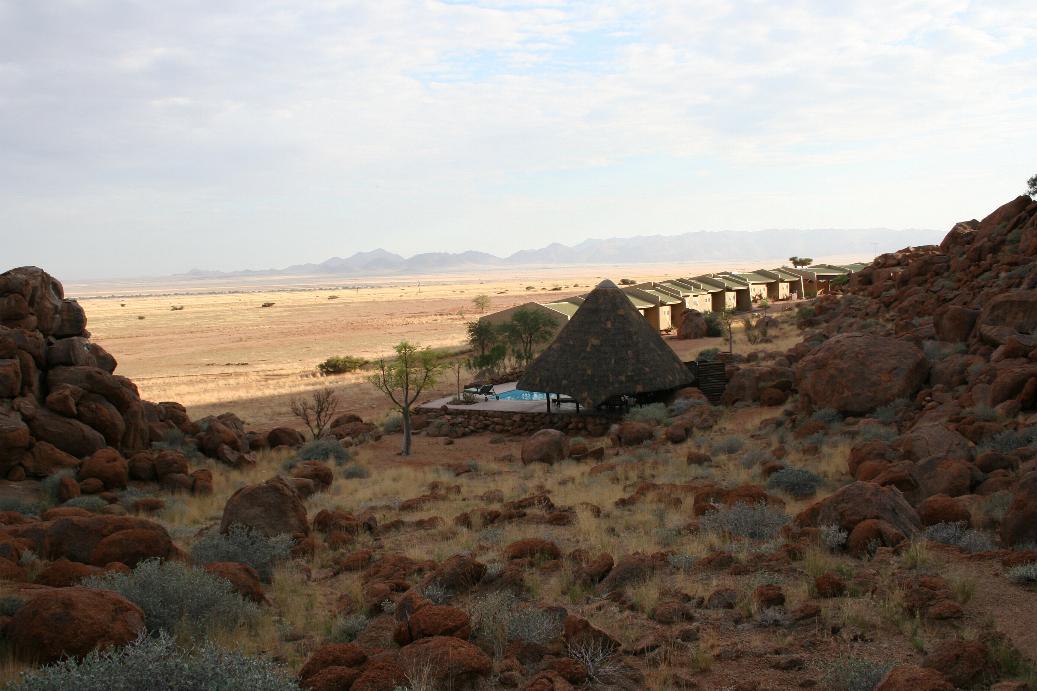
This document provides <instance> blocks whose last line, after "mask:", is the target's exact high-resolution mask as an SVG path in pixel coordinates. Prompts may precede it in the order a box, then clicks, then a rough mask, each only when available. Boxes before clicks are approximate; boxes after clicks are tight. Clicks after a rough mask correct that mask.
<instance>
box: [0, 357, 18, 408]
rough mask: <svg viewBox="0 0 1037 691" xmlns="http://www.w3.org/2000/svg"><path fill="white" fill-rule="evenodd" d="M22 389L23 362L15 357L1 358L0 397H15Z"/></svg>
mask: <svg viewBox="0 0 1037 691" xmlns="http://www.w3.org/2000/svg"><path fill="white" fill-rule="evenodd" d="M21 391H22V366H21V363H20V362H19V361H18V360H16V359H14V358H4V359H2V360H0V398H14V397H15V396H17V395H18V394H20V393H21Z"/></svg>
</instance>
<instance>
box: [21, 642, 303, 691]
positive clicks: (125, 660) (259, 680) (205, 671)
mask: <svg viewBox="0 0 1037 691" xmlns="http://www.w3.org/2000/svg"><path fill="white" fill-rule="evenodd" d="M8 688H10V689H12V691H67V690H68V689H76V691H139V690H140V689H149V691H196V690H197V689H225V690H227V691H229V690H230V689H250V690H252V691H298V689H299V686H298V684H296V682H295V680H294V679H292V678H291V676H289V674H288V673H287V671H286V670H284V669H282V668H281V667H279V666H278V665H277V664H275V663H274V662H273V661H271V660H269V659H268V658H265V657H251V656H248V655H244V654H242V653H239V652H235V651H228V650H223V649H221V648H219V647H218V646H216V645H215V644H214V643H211V642H206V643H203V644H202V645H200V646H198V647H195V648H186V649H182V648H178V647H177V645H176V643H175V641H174V640H173V638H172V637H171V636H168V635H165V634H159V635H158V636H154V637H147V636H142V637H141V638H139V639H137V640H136V641H135V642H133V643H130V644H129V645H127V646H125V647H122V648H115V647H111V648H106V649H104V650H102V651H97V650H95V651H93V652H91V653H89V654H88V655H87V656H86V657H84V658H83V660H82V661H81V662H80V661H77V660H76V659H75V658H68V659H65V660H62V661H60V662H55V663H54V664H51V665H47V666H46V667H41V668H39V669H36V670H33V671H30V672H26V673H25V674H24V675H23V676H22V678H21V679H20V680H19V681H17V682H15V683H14V684H13V685H12V686H10V687H8Z"/></svg>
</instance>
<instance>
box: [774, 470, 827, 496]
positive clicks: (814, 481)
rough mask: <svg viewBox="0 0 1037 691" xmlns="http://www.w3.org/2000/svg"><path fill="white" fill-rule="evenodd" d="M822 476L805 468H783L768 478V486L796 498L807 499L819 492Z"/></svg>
mask: <svg viewBox="0 0 1037 691" xmlns="http://www.w3.org/2000/svg"><path fill="white" fill-rule="evenodd" d="M821 482H822V480H821V476H820V475H818V474H817V473H812V472H810V471H809V470H806V469H805V468H782V469H781V470H779V471H778V472H776V473H774V474H773V475H771V476H770V477H769V478H767V487H768V488H770V489H779V490H781V491H782V492H785V493H786V494H788V495H790V496H793V497H795V498H796V499H805V498H806V497H812V496H814V495H815V494H817V488H818V486H820V485H821Z"/></svg>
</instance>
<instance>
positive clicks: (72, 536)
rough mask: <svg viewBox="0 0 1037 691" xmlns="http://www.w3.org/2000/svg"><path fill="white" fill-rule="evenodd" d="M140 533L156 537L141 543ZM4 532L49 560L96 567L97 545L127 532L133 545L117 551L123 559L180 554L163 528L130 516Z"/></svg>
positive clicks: (42, 523) (73, 519)
mask: <svg viewBox="0 0 1037 691" xmlns="http://www.w3.org/2000/svg"><path fill="white" fill-rule="evenodd" d="M141 531H143V532H149V533H155V535H154V537H153V538H151V537H149V538H147V539H142V537H143V533H142V532H141ZM3 532H5V533H7V534H8V535H10V536H11V537H14V538H19V539H24V540H28V541H29V542H30V543H31V546H32V550H33V551H34V552H36V553H37V554H39V555H40V556H41V557H43V558H44V559H51V560H54V559H61V558H65V559H70V560H72V561H77V562H80V563H83V564H91V563H95V560H94V557H95V550H96V549H97V547H98V545H100V544H101V543H102V542H103V541H104V540H105V539H107V538H109V537H110V536H113V535H116V534H118V533H121V532H126V533H127V536H126V537H127V538H130V537H132V538H133V544H134V545H135V546H134V548H133V550H132V551H131V550H130V549H129V548H122V547H120V554H121V555H123V556H125V555H126V554H128V553H133V554H135V555H136V558H137V559H141V558H152V557H154V558H158V559H167V558H172V557H176V556H178V554H179V552H178V550H177V549H176V547H175V546H174V545H173V543H172V540H171V539H170V537H169V533H167V532H166V529H165V528H163V527H162V526H161V525H159V524H158V523H155V522H154V521H149V520H147V519H145V518H136V517H131V516H108V515H92V516H66V517H62V518H55V519H54V520H50V521H37V522H34V523H26V524H22V525H13V526H6V527H4V528H3ZM113 542H116V541H109V542H107V543H105V545H106V547H105V550H108V549H111V548H112V546H113ZM105 563H107V562H105Z"/></svg>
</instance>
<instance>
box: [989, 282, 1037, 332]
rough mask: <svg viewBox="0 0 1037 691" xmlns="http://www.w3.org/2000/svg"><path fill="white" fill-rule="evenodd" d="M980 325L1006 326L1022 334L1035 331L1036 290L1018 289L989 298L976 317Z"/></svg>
mask: <svg viewBox="0 0 1037 691" xmlns="http://www.w3.org/2000/svg"><path fill="white" fill-rule="evenodd" d="M978 322H979V325H980V326H981V327H984V326H986V327H995V328H997V327H1006V328H1009V329H1011V330H1012V331H1016V332H1018V333H1022V334H1031V333H1037V290H1019V291H1014V292H1011V293H1004V294H1003V295H997V296H994V297H993V298H991V299H990V300H988V301H987V302H986V304H985V305H983V309H982V310H981V311H980V313H979V319H978Z"/></svg>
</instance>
